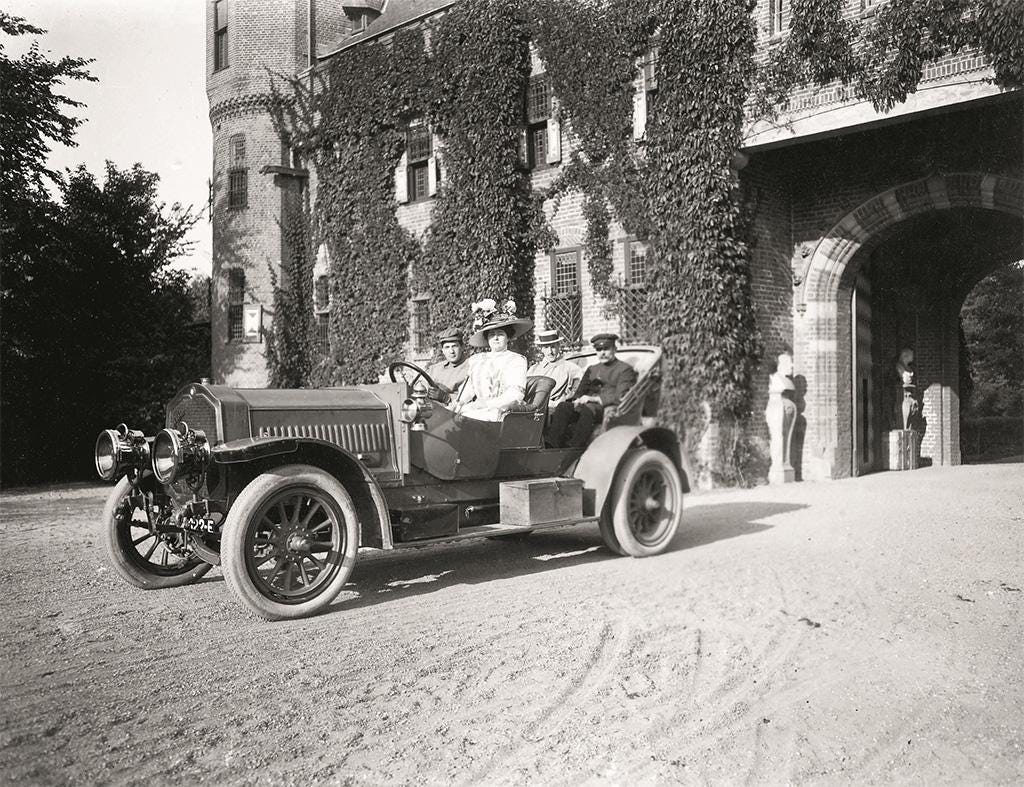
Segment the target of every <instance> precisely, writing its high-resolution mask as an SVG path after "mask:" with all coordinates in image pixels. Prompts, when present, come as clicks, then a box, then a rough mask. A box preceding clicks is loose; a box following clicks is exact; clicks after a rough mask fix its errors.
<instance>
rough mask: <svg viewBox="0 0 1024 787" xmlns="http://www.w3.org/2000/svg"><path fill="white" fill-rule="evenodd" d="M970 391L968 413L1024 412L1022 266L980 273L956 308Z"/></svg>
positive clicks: (1001, 414) (997, 414)
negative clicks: (975, 282) (964, 349)
mask: <svg viewBox="0 0 1024 787" xmlns="http://www.w3.org/2000/svg"><path fill="white" fill-rule="evenodd" d="M960 317H961V321H962V325H963V332H964V338H965V340H966V349H967V353H968V358H969V362H968V368H969V370H970V377H971V383H972V386H971V388H972V390H971V393H970V398H969V401H968V407H967V412H968V414H969V415H971V416H1016V417H1018V418H1019V417H1021V416H1022V415H1024V266H1022V265H1021V264H1019V263H1018V264H1016V265H1006V266H1004V267H1002V268H999V269H998V270H996V271H995V272H993V273H992V274H990V275H989V276H987V277H985V278H984V279H983V280H982V281H981V282H980V283H979V284H978V285H977V286H976V287H975V288H974V289H973V290H972V291H971V293H970V295H968V296H967V300H966V301H964V305H963V308H962V309H961V311H960Z"/></svg>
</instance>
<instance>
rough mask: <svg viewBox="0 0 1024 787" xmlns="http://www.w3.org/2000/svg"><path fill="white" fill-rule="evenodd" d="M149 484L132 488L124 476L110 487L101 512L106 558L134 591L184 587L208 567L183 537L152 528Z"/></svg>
mask: <svg viewBox="0 0 1024 787" xmlns="http://www.w3.org/2000/svg"><path fill="white" fill-rule="evenodd" d="M151 484H152V477H150V476H147V477H144V478H143V479H142V481H141V482H140V484H139V487H138V488H135V489H133V488H132V485H131V483H129V481H128V478H127V476H126V477H124V478H122V479H121V480H120V481H118V482H117V483H116V484H114V488H113V489H112V490H111V492H110V496H109V497H108V498H107V504H106V507H105V508H104V509H103V525H104V541H105V544H106V549H107V556H108V557H109V558H110V563H111V565H112V566H113V567H114V570H115V571H116V572H117V573H118V575H119V576H120V577H121V578H122V579H124V580H125V581H126V582H128V583H129V584H130V585H134V586H135V587H137V588H143V589H144V590H157V589H159V588H173V587H180V586H181V585H188V584H190V583H192V582H195V581H196V580H197V579H199V578H200V577H201V576H203V575H204V574H205V573H206V572H207V571H209V570H210V568H212V566H211V565H210V564H209V563H207V562H205V561H203V560H201V559H200V558H199V557H197V556H196V555H195V553H194V551H193V549H192V547H191V544H190V543H189V541H188V537H187V536H186V535H185V534H183V533H181V532H180V531H178V532H173V531H166V532H162V531H159V530H157V529H155V528H154V527H153V526H152V523H151V522H150V514H149V513H148V511H147V508H148V507H147V505H146V496H147V495H148V494H150V493H151V492H152V488H151ZM146 487H148V489H146Z"/></svg>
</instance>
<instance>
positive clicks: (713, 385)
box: [270, 0, 1024, 480]
mask: <svg viewBox="0 0 1024 787" xmlns="http://www.w3.org/2000/svg"><path fill="white" fill-rule="evenodd" d="M1022 8H1024V6H1021V5H1020V4H1013V3H1007V2H1002V1H1001V0H962V1H961V2H956V3H948V2H935V0H908V2H906V3H890V4H886V5H884V6H882V7H881V8H880V9H879V10H878V12H877V13H875V14H873V15H871V16H870V17H865V18H863V19H857V20H852V19H851V18H850V17H849V15H848V14H845V12H844V9H845V6H844V4H843V3H842V2H840V0H794V1H793V3H792V13H791V26H790V30H789V31H788V34H787V36H786V38H785V39H784V40H783V42H782V44H781V45H779V46H776V47H774V48H773V49H772V50H771V51H770V52H769V53H768V54H767V55H766V56H764V57H760V58H759V57H758V56H757V54H756V52H755V42H756V40H757V31H756V29H755V24H754V21H753V18H752V16H751V5H750V4H749V3H748V2H746V0H603V1H602V0H579V1H578V2H573V0H461V2H459V3H457V4H456V5H454V6H452V7H450V8H449V9H448V10H447V11H446V12H445V13H444V14H443V15H441V16H439V17H435V18H433V19H432V20H428V22H427V23H426V27H427V28H429V31H430V35H429V44H428V42H427V40H425V38H424V35H423V32H422V29H418V30H404V31H400V32H398V33H397V34H395V35H394V36H393V37H392V38H391V39H390V40H389V41H386V42H384V41H375V42H367V43H364V44H360V45H358V46H355V47H352V48H349V49H346V50H343V51H342V52H340V53H338V54H337V55H336V56H334V57H332V58H331V60H330V61H329V62H328V63H327V64H326V65H324V66H322V67H321V69H320V70H319V71H318V72H317V75H316V77H315V79H314V84H313V85H312V87H311V86H310V85H309V84H308V83H307V82H305V81H301V80H293V81H292V84H291V87H290V92H289V94H288V96H289V97H288V98H287V99H284V98H282V100H281V101H280V102H279V103H278V105H277V110H276V114H277V118H278V120H279V124H280V128H281V131H282V135H283V136H284V137H285V138H286V139H287V140H288V141H289V142H290V143H291V144H293V145H294V146H296V147H297V148H299V149H300V150H301V151H302V152H303V153H304V154H305V155H306V157H307V159H308V160H309V161H310V162H311V164H312V166H313V167H314V168H315V171H316V182H317V192H316V201H315V205H314V206H313V208H312V210H311V211H310V212H309V213H308V215H307V217H306V219H305V221H306V223H307V225H308V229H307V230H306V232H305V234H304V235H303V234H302V233H298V234H296V237H297V238H299V237H302V238H308V240H304V241H303V243H302V244H301V249H302V250H303V251H302V253H300V254H298V256H297V259H299V260H301V261H302V262H301V264H300V265H299V268H298V269H296V270H294V271H289V276H291V278H292V280H293V282H294V281H297V282H298V284H297V285H294V286H297V287H298V288H299V289H300V290H301V289H303V288H306V289H310V290H311V287H312V282H311V277H310V276H308V275H307V274H306V273H304V271H305V270H306V268H304V267H303V265H305V266H308V265H309V264H310V261H311V256H312V249H314V248H316V247H318V246H319V245H320V244H322V243H326V245H327V248H328V249H329V251H330V260H331V274H332V275H331V281H332V288H333V289H332V309H331V326H330V350H329V353H328V357H327V359H326V360H325V361H324V362H322V363H321V364H320V366H319V367H318V368H313V367H312V366H310V367H309V371H308V373H306V372H303V371H302V370H301V369H299V371H298V373H297V376H298V377H299V378H302V377H303V376H305V379H300V380H299V381H298V383H299V384H320V383H323V382H335V383H337V382H344V383H358V382H364V381H367V380H372V379H376V377H377V375H378V374H379V372H380V371H381V369H382V368H383V367H384V366H385V365H386V363H387V362H388V361H391V360H396V359H397V358H399V357H401V356H402V355H403V353H404V351H405V349H406V347H407V346H408V326H409V319H408V311H407V309H408V300H409V296H410V292H413V291H414V292H416V293H418V294H419V293H429V295H430V296H431V306H432V308H431V315H432V326H431V327H432V328H434V329H437V328H440V327H447V326H448V325H451V324H453V323H459V322H461V321H462V319H463V318H468V305H469V304H470V303H471V302H472V301H475V300H478V299H480V298H483V297H494V298H498V299H505V298H509V297H510V298H513V299H514V300H515V301H516V302H517V304H519V306H520V311H521V312H525V313H526V314H527V316H532V315H529V311H530V309H532V304H533V302H534V298H533V270H534V257H535V255H536V253H537V252H538V250H543V249H546V248H548V247H549V246H551V245H552V244H554V243H555V238H554V236H553V235H552V233H551V231H550V228H549V227H547V226H546V225H545V222H544V212H543V206H544V203H545V201H551V202H550V204H553V205H557V203H558V201H559V200H560V199H561V197H562V196H563V195H566V194H569V193H577V194H581V195H582V197H583V213H584V219H585V222H586V226H587V232H586V240H585V243H584V256H585V258H586V261H587V265H588V267H589V271H590V274H591V275H590V278H591V281H592V282H593V286H594V288H595V290H596V291H597V292H598V293H600V294H601V295H603V296H607V297H609V298H610V297H613V288H612V287H611V286H610V275H611V271H612V265H611V244H610V239H609V237H608V229H609V226H610V223H611V222H612V221H613V220H617V221H618V223H619V224H621V226H622V227H623V228H624V230H625V231H626V232H627V233H629V234H630V235H633V236H635V237H637V238H640V239H642V240H646V241H648V242H649V245H650V252H649V255H648V262H647V266H648V275H649V281H648V286H647V292H648V298H649V302H648V309H649V311H650V314H651V315H652V318H653V320H654V322H655V325H656V332H657V334H658V335H659V336H660V337H662V344H663V346H664V348H665V351H666V352H665V367H664V373H665V376H664V385H663V389H664V397H663V400H662V412H661V415H662V417H663V419H664V420H665V421H666V422H668V423H670V424H672V425H674V426H676V427H677V428H679V429H680V430H683V431H685V430H689V432H690V434H692V435H695V436H697V435H699V434H700V433H701V432H702V431H703V428H704V426H705V425H706V423H707V418H708V417H709V416H710V417H711V418H712V419H713V420H716V421H727V422H730V423H733V424H737V425H738V431H737V433H738V434H742V432H743V424H744V421H745V419H747V418H749V416H750V389H751V381H752V378H753V375H754V372H755V370H756V369H757V366H758V364H759V362H760V355H761V347H760V340H759V337H758V335H757V330H756V324H755V320H754V309H753V303H752V296H751V287H750V278H751V277H750V251H749V248H748V243H747V234H748V224H749V217H748V216H746V215H745V214H744V210H743V205H742V195H741V190H740V189H739V187H738V185H739V184H738V176H737V172H736V171H735V166H736V161H737V158H736V151H737V150H738V148H739V147H740V144H741V130H742V125H743V123H744V119H745V118H746V119H747V120H749V119H750V118H751V117H755V116H767V115H772V114H774V113H776V112H777V111H778V110H779V108H780V106H783V105H784V102H785V100H786V98H787V96H788V95H789V94H790V92H791V91H793V90H794V89H796V88H798V87H800V86H807V85H817V86H823V85H828V84H836V83H839V84H843V85H847V86H849V88H850V90H851V93H852V94H853V95H855V96H857V97H860V98H866V99H868V100H870V101H871V102H872V103H873V104H874V105H875V106H876V107H879V108H886V107H891V106H893V105H894V104H895V103H897V102H899V101H901V100H903V99H904V98H905V97H906V95H907V93H908V92H909V91H911V90H913V89H914V87H915V86H916V84H917V83H918V82H919V81H920V79H921V75H922V73H923V72H922V68H923V66H924V65H925V64H926V63H928V62H931V61H933V60H934V59H935V58H936V57H939V56H941V55H943V54H947V53H951V52H956V51H959V50H960V49H963V48H964V47H975V48H978V49H980V50H981V51H982V52H984V53H985V54H986V55H987V56H988V57H989V58H990V59H991V61H992V62H993V64H994V67H995V74H996V80H997V81H998V82H999V83H1000V84H1002V85H1004V86H1009V87H1018V86H1020V84H1021V81H1022V78H1024V74H1022V69H1024V66H1021V63H1024V12H1022V11H1021V9H1022ZM531 41H532V43H533V45H534V46H535V47H536V48H537V51H538V53H539V55H540V57H541V59H542V60H543V61H544V62H545V64H546V69H547V73H548V76H549V78H550V80H551V86H552V90H553V93H554V95H555V96H556V97H557V105H556V107H557V108H556V110H555V111H556V112H557V114H558V116H559V119H560V120H561V121H562V124H563V125H562V127H563V129H564V130H565V132H566V135H567V140H568V141H569V144H567V145H566V151H565V152H566V155H565V156H563V165H562V168H561V170H560V172H559V174H558V176H557V177H556V178H555V179H554V181H553V182H552V183H551V185H550V186H549V187H548V188H547V189H546V190H545V191H544V192H542V193H538V192H534V191H532V190H531V185H530V178H529V172H528V170H527V169H526V167H525V165H524V163H523V160H522V159H523V151H522V150H521V146H520V138H521V132H522V128H523V123H524V112H523V106H524V90H525V86H526V84H527V79H528V76H529V45H530V42H531ZM655 51H656V52H657V65H656V72H655V76H656V80H657V102H656V105H655V106H654V107H653V108H652V111H651V112H650V116H649V118H648V121H647V127H646V129H641V131H642V132H643V133H642V134H638V133H637V129H636V128H635V127H634V122H633V121H634V101H635V96H636V93H637V84H636V80H637V77H638V63H640V62H642V61H643V60H644V59H645V58H646V59H647V60H648V62H653V59H652V58H651V54H652V53H653V52H655ZM412 118H422V119H425V120H426V122H428V123H429V124H430V126H431V129H432V131H433V133H434V134H435V135H436V138H437V139H438V140H439V141H440V142H441V143H442V148H441V150H440V151H438V155H439V158H440V161H441V162H442V171H443V173H444V176H443V178H442V179H441V180H440V184H439V189H438V192H437V194H436V197H435V199H434V200H433V207H432V217H431V227H430V229H429V231H428V232H427V234H426V236H425V238H424V240H423V242H422V243H421V242H420V241H418V240H417V239H415V238H413V237H412V236H411V235H410V234H409V233H408V232H406V231H405V230H403V229H402V227H401V226H400V225H399V223H398V220H397V218H396V209H397V204H396V201H395V180H394V172H395V167H396V165H397V164H398V162H399V160H400V157H401V155H402V153H403V150H404V145H405V129H406V127H407V125H408V123H409V121H410V120H411V119H412ZM298 220H299V221H302V220H303V219H302V218H301V216H300V217H299V218H298ZM296 248H300V245H299V244H297V246H296ZM294 286H293V289H292V292H293V293H294V292H295V290H294ZM288 287H289V284H288V282H282V283H281V287H280V290H281V293H282V298H285V300H287V298H292V299H293V300H292V301H291V302H294V303H298V300H297V297H298V296H295V295H294V294H293V295H288V292H289V290H288ZM309 303H310V304H311V303H312V292H311V291H310V292H309ZM288 314H292V312H291V311H289V310H288V309H282V308H281V307H280V306H278V317H277V323H276V328H275V335H276V336H277V337H278V341H282V342H283V341H284V337H286V336H287V335H288V332H289V331H290V330H293V329H292V327H291V326H290V325H289V322H290V321H291V318H289V317H287V315H288ZM282 316H284V319H282ZM294 326H295V327H294V331H295V337H293V338H292V339H291V340H290V344H288V343H282V344H280V348H281V350H282V351H279V352H277V354H276V355H272V356H271V358H270V360H271V363H272V364H276V365H278V366H281V365H282V364H287V363H288V360H287V357H286V356H287V353H286V352H284V351H283V350H284V349H285V348H287V347H292V348H294V347H295V346H297V344H299V343H300V340H301V337H302V336H303V335H304V334H303V333H302V332H303V331H308V328H304V327H303V324H302V320H301V319H299V318H295V319H294ZM296 337H297V338H296ZM299 366H301V364H299ZM286 377H287V379H289V380H290V381H291V380H293V378H294V377H296V375H295V374H291V375H279V376H277V377H275V379H285V378H286ZM741 443H742V441H734V443H733V448H732V449H731V452H730V454H729V455H728V456H726V457H724V458H725V463H726V464H727V465H729V464H731V465H732V466H733V467H732V471H727V472H726V478H727V479H728V480H731V479H735V478H737V477H738V476H737V473H738V472H739V467H740V465H742V464H743V462H744V460H745V452H744V449H743V447H742V445H741ZM691 448H692V443H691ZM730 472H731V473H732V474H731V475H730Z"/></svg>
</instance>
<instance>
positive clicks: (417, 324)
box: [409, 294, 434, 356]
mask: <svg viewBox="0 0 1024 787" xmlns="http://www.w3.org/2000/svg"><path fill="white" fill-rule="evenodd" d="M431 301H432V298H431V296H430V295H427V294H422V295H416V296H414V297H413V298H412V299H411V300H410V301H409V339H410V342H411V344H412V351H413V353H414V354H416V355H417V356H423V355H427V354H428V353H429V352H431V350H432V349H433V344H434V343H433V341H432V340H431V339H432V337H431V332H430V311H431Z"/></svg>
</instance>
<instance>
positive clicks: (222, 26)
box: [213, 0, 230, 72]
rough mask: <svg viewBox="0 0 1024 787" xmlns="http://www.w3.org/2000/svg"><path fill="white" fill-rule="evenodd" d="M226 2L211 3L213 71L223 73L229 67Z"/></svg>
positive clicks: (219, 0)
mask: <svg viewBox="0 0 1024 787" xmlns="http://www.w3.org/2000/svg"><path fill="white" fill-rule="evenodd" d="M228 2H229V0H214V2H213V70H214V72H217V71H223V70H224V69H225V68H227V67H228V66H229V65H230V62H229V60H228V13H229V10H228Z"/></svg>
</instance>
